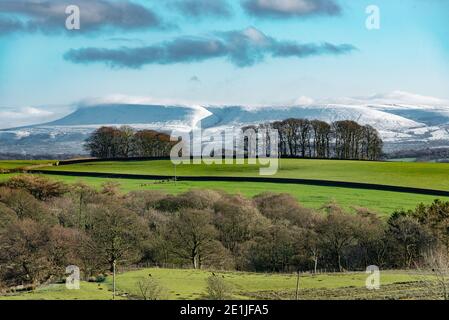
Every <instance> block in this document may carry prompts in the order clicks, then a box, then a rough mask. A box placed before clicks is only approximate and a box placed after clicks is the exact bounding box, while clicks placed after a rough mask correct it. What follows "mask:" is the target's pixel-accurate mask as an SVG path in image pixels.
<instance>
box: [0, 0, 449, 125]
mask: <svg viewBox="0 0 449 320" xmlns="http://www.w3.org/2000/svg"><path fill="white" fill-rule="evenodd" d="M69 5H77V6H78V7H79V9H80V29H79V30H67V29H66V19H67V17H68V16H69V14H66V12H65V11H66V8H67V6H69ZM370 5H375V6H376V7H377V8H378V9H379V13H380V20H379V21H380V25H379V26H380V28H379V29H368V28H367V27H366V20H367V19H368V18H369V16H370V14H368V13H367V11H366V10H367V7H368V6H370ZM448 83H449V0H351V1H343V0H165V1H159V0H132V1H131V0H123V1H115V0H0V118H3V119H4V120H5V119H11V121H13V120H14V119H16V120H17V119H25V118H26V119H28V118H30V119H31V118H32V119H34V120H33V121H38V120H41V119H47V118H51V117H57V116H58V114H59V113H64V112H66V110H67V108H73V107H74V106H77V105H81V104H89V103H90V101H102V99H104V101H125V102H138V101H146V102H153V103H167V104H169V103H170V104H171V103H173V104H208V105H213V104H238V105H280V106H282V105H287V104H288V105H291V104H304V103H305V104H307V103H313V102H314V101H333V100H335V101H337V100H338V99H341V98H344V97H364V99H365V100H366V99H369V97H376V98H379V96H383V97H386V98H388V97H391V96H392V95H396V96H397V95H398V93H400V94H402V95H407V97H408V99H413V97H423V96H424V97H429V99H436V98H438V99H449V90H448V89H449V85H448ZM418 100H419V99H418ZM0 121H1V120H0ZM8 121H10V120H8Z"/></svg>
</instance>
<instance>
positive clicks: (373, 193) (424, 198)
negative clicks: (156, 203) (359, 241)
mask: <svg viewBox="0 0 449 320" xmlns="http://www.w3.org/2000/svg"><path fill="white" fill-rule="evenodd" d="M47 162H48V161H47ZM42 163H46V162H45V161H37V162H35V161H30V162H28V161H3V162H0V167H1V166H2V165H3V167H5V168H6V167H10V168H12V167H14V166H15V167H23V166H27V165H37V164H42ZM41 169H45V170H52V171H55V170H56V171H58V170H60V171H77V172H107V173H128V174H157V175H173V173H174V168H173V164H172V163H171V162H170V161H130V162H127V161H124V162H91V163H83V164H76V165H67V166H59V167H56V166H54V167H52V166H49V167H45V168H41ZM41 169H40V170H41ZM258 172H259V167H258V166H257V165H247V164H246V165H242V166H240V165H238V166H237V165H222V166H220V165H213V166H206V165H204V164H203V165H179V166H177V174H178V175H179V176H182V175H190V176H195V175H196V176H258ZM9 177H11V176H10V175H5V174H3V175H0V180H6V179H8V178H9ZM49 177H50V178H52V179H57V180H60V181H63V182H66V183H75V182H78V181H82V182H84V183H87V184H89V185H92V186H94V187H98V188H99V187H100V186H101V185H102V184H103V183H104V182H106V181H111V179H106V178H90V177H69V176H63V175H61V176H49ZM275 177H288V178H307V179H323V180H335V181H351V182H366V183H380V184H389V185H398V186H409V187H421V188H430V189H442V190H449V178H448V177H449V164H444V163H394V162H360V161H335V160H303V159H283V160H282V162H281V167H280V169H279V172H278V173H277V175H276V176H275ZM115 181H116V182H118V183H120V187H121V189H122V191H123V192H129V191H134V190H160V191H163V192H166V193H171V194H177V193H181V192H185V191H188V190H190V189H195V188H197V189H215V190H222V191H225V192H229V193H241V194H243V195H245V196H248V197H252V196H254V195H257V194H260V193H262V192H267V191H269V192H275V193H289V194H291V195H293V196H294V197H295V198H296V199H298V201H300V202H301V203H302V204H303V205H304V206H306V207H310V208H320V207H321V206H323V204H325V203H327V202H330V201H335V202H337V203H339V204H340V205H342V206H343V207H345V208H346V209H352V208H354V207H366V208H369V209H371V210H374V211H377V212H379V213H380V214H382V215H389V214H391V213H392V212H393V211H395V210H399V209H413V208H415V207H416V205H417V204H418V203H421V202H423V203H426V204H428V203H431V202H432V201H433V200H434V199H435V198H440V199H442V200H447V201H449V198H444V197H435V196H428V195H419V194H408V193H399V192H389V191H377V190H362V189H350V188H336V187H323V186H307V185H299V184H278V183H252V182H239V183H234V182H177V183H176V184H175V183H173V182H157V181H148V180H133V179H116V180H115Z"/></svg>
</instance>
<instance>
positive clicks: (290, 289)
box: [0, 268, 428, 300]
mask: <svg viewBox="0 0 449 320" xmlns="http://www.w3.org/2000/svg"><path fill="white" fill-rule="evenodd" d="M211 274H212V271H207V270H192V269H162V268H147V269H141V270H136V271H127V272H124V273H119V274H118V275H117V280H116V281H117V282H116V283H117V297H116V299H127V298H131V299H139V298H141V294H140V291H139V289H138V285H137V282H138V281H140V280H142V279H145V278H148V277H149V276H150V275H151V277H152V278H153V279H155V280H156V281H157V282H158V283H159V285H160V286H161V287H162V288H163V294H162V296H161V298H164V299H168V300H197V299H205V298H206V292H207V291H206V289H207V285H206V279H207V278H208V277H209V276H211ZM214 274H216V276H218V277H221V278H222V279H223V280H224V281H225V282H226V283H228V284H229V285H230V286H231V287H232V295H233V296H232V297H233V299H294V298H295V292H296V281H297V277H296V275H295V274H271V273H267V274H262V273H249V272H220V271H215V272H214ZM423 277H425V276H422V275H416V274H413V273H410V272H407V271H384V272H382V273H381V289H380V290H376V292H375V293H373V292H371V291H370V290H368V289H366V284H365V281H366V278H367V274H366V273H365V272H348V273H338V274H337V273H332V274H318V275H311V274H301V276H300V279H299V283H300V285H299V299H347V298H348V294H349V295H351V294H350V293H353V294H355V295H352V297H351V298H357V295H358V296H359V297H360V298H363V297H367V296H369V297H371V298H374V299H383V298H401V297H407V298H412V297H414V294H417V293H416V290H417V289H419V290H421V289H422V288H421V289H420V288H419V286H417V281H419V280H422V279H423ZM425 278H426V279H428V278H427V277H425ZM111 288H112V277H111V276H108V277H107V279H106V281H105V282H104V283H101V284H97V283H90V282H81V285H80V290H68V289H66V288H65V285H64V284H52V285H49V286H44V287H41V288H38V289H37V290H35V291H34V292H28V293H18V294H16V295H10V296H3V297H0V299H14V300H54V299H60V300H65V299H70V300H105V299H111V298H112V292H111ZM401 288H402V289H401ZM407 288H408V289H407ZM412 288H413V289H412ZM399 290H401V292H398V291H399ZM407 290H410V291H407Z"/></svg>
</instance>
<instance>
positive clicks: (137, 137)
mask: <svg viewBox="0 0 449 320" xmlns="http://www.w3.org/2000/svg"><path fill="white" fill-rule="evenodd" d="M173 145H174V143H173V142H171V141H170V135H168V134H165V133H161V132H157V131H154V130H139V131H136V130H134V129H133V128H131V127H129V126H122V127H120V128H117V127H101V128H99V129H97V130H95V131H94V132H93V133H92V134H91V135H90V137H89V138H88V139H87V140H86V142H85V144H84V148H85V150H86V151H88V152H89V153H90V155H91V156H92V157H97V158H129V157H166V156H169V155H170V150H171V148H172V147H173Z"/></svg>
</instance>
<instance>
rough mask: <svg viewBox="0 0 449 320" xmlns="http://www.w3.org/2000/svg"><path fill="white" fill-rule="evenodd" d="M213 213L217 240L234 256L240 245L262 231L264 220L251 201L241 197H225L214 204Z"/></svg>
mask: <svg viewBox="0 0 449 320" xmlns="http://www.w3.org/2000/svg"><path fill="white" fill-rule="evenodd" d="M214 211H215V214H214V224H215V227H216V228H217V230H218V231H219V240H220V241H221V243H222V244H223V245H224V247H225V248H227V249H229V250H230V251H231V252H232V253H234V254H236V253H237V252H238V250H239V246H240V245H241V244H242V243H244V242H246V241H248V240H250V239H252V238H253V237H254V236H255V235H256V234H257V233H258V232H260V231H261V230H262V228H263V225H264V222H265V220H266V219H265V218H264V217H263V216H262V215H261V214H260V213H259V212H258V210H257V209H256V208H254V206H252V203H251V201H248V200H245V199H244V198H242V197H241V196H225V197H224V199H223V200H220V201H218V202H217V203H216V204H215V206H214Z"/></svg>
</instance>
